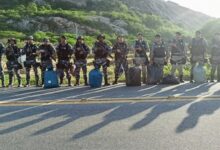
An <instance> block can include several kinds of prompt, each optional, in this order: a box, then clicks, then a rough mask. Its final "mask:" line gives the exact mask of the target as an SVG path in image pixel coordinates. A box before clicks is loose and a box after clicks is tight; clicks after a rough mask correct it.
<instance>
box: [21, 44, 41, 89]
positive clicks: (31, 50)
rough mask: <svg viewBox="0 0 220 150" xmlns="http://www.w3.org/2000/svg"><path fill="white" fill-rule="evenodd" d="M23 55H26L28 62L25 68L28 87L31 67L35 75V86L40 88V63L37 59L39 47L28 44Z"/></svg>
mask: <svg viewBox="0 0 220 150" xmlns="http://www.w3.org/2000/svg"><path fill="white" fill-rule="evenodd" d="M22 54H23V55H26V61H25V62H24V66H25V69H26V85H27V86H28V85H30V71H31V67H33V70H34V75H35V84H36V86H39V75H38V70H37V68H38V67H39V65H40V64H39V63H37V61H36V57H37V46H36V45H35V44H29V43H27V44H26V45H25V47H24V48H23V52H22Z"/></svg>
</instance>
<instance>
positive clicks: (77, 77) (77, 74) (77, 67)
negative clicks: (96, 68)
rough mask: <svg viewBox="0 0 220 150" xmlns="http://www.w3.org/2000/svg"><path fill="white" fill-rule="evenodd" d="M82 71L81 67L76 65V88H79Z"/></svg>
mask: <svg viewBox="0 0 220 150" xmlns="http://www.w3.org/2000/svg"><path fill="white" fill-rule="evenodd" d="M80 69H81V66H80V65H78V64H77V65H76V69H75V76H76V83H75V86H78V85H79V80H80Z"/></svg>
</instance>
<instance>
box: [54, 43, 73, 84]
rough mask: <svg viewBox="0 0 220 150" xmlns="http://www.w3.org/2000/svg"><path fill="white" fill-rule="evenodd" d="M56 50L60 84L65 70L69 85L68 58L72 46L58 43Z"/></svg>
mask: <svg viewBox="0 0 220 150" xmlns="http://www.w3.org/2000/svg"><path fill="white" fill-rule="evenodd" d="M56 50H57V57H58V63H57V72H58V75H59V77H60V84H63V78H64V72H65V73H66V77H67V80H68V85H69V86H71V74H70V68H71V66H72V63H71V62H70V59H71V56H72V54H73V50H72V47H71V46H70V45H69V44H68V43H66V44H59V45H58V46H57V47H56Z"/></svg>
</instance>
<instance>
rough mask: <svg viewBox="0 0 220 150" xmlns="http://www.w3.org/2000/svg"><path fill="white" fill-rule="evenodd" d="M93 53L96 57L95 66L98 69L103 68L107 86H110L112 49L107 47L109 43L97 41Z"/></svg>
mask: <svg viewBox="0 0 220 150" xmlns="http://www.w3.org/2000/svg"><path fill="white" fill-rule="evenodd" d="M93 53H94V55H95V61H94V65H95V67H96V68H100V67H102V68H103V73H104V80H105V85H109V83H108V69H107V68H108V67H109V65H110V61H109V60H108V56H109V55H110V54H111V48H110V47H109V46H108V45H107V43H105V42H99V41H97V42H95V44H94V47H93Z"/></svg>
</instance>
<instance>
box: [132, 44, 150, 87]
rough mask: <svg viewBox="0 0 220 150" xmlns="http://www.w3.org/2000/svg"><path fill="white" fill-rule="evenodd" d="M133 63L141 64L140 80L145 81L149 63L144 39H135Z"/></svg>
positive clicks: (147, 48)
mask: <svg viewBox="0 0 220 150" xmlns="http://www.w3.org/2000/svg"><path fill="white" fill-rule="evenodd" d="M134 48H135V64H136V65H141V67H142V81H143V83H146V76H147V68H146V66H147V64H148V63H149V60H148V57H147V52H149V47H148V44H147V42H145V41H144V40H142V41H140V40H137V41H135V46H134Z"/></svg>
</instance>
